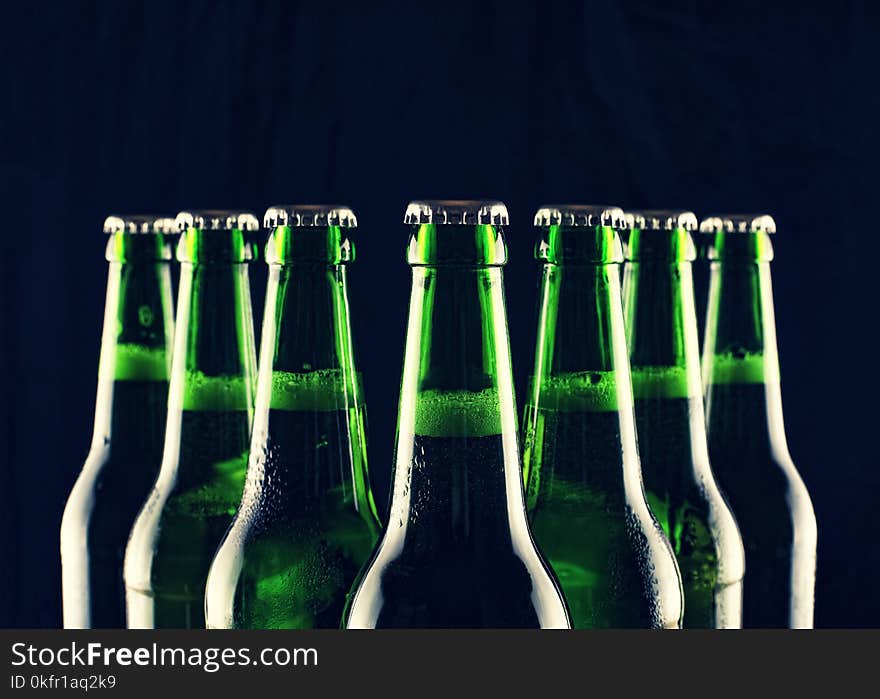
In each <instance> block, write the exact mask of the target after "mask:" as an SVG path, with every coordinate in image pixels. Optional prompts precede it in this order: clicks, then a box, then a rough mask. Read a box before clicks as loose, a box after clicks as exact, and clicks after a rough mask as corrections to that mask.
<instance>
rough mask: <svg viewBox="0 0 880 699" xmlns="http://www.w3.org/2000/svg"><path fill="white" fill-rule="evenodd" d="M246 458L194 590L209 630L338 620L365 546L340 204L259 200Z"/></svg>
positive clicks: (346, 220) (361, 420) (366, 518)
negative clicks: (261, 215)
mask: <svg viewBox="0 0 880 699" xmlns="http://www.w3.org/2000/svg"><path fill="white" fill-rule="evenodd" d="M265 222H266V226H267V227H268V228H271V229H272V233H271V234H270V237H269V242H268V244H267V246H266V259H267V262H268V263H269V284H268V290H267V294H266V299H267V302H266V308H265V318H264V321H263V337H262V342H261V344H260V370H259V378H258V381H257V404H256V411H255V416H254V432H253V437H252V439H251V454H250V463H249V465H248V477H247V481H246V484H245V489H244V495H243V497H242V503H241V506H240V507H239V510H238V514H237V515H236V517H235V520H234V522H233V524H232V527H231V528H230V530H229V532H228V533H227V534H226V538H225V539H224V541H223V544H222V546H221V547H220V549H219V550H218V551H217V555H216V557H215V558H214V563H213V564H212V566H211V572H210V575H209V576H208V585H207V589H206V596H205V615H206V620H207V625H208V627H209V628H257V629H265V628H290V629H312V628H339V625H340V623H341V621H342V612H343V607H344V605H345V600H346V595H347V593H348V591H349V589H350V588H351V585H352V583H353V582H354V579H355V577H356V576H357V574H358V572H359V571H360V569H361V566H363V564H364V563H365V562H366V560H367V557H368V556H369V555H370V552H371V551H372V549H373V545H374V544H375V542H376V536H377V534H378V532H379V523H378V519H377V517H376V508H375V505H374V503H373V498H372V494H371V492H370V486H369V479H368V477H367V455H366V434H365V412H364V402H363V388H362V385H361V377H360V374H358V373H357V372H356V370H355V364H354V353H353V350H352V342H351V329H350V325H349V314H348V288H347V282H346V265H347V264H348V263H349V262H351V261H353V259H354V244H353V242H352V240H351V237H350V233H351V231H352V229H353V228H354V227H355V226H356V225H357V221H356V219H355V216H354V213H353V212H352V211H351V209H348V208H345V207H326V206H288V207H272V208H270V209H269V210H268V211H267V212H266V216H265Z"/></svg>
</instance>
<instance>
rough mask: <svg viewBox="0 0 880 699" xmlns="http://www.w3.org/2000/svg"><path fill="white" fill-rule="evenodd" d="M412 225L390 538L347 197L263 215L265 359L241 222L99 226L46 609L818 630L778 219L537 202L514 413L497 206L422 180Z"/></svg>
mask: <svg viewBox="0 0 880 699" xmlns="http://www.w3.org/2000/svg"><path fill="white" fill-rule="evenodd" d="M404 221H405V223H406V224H408V225H409V226H410V232H409V245H408V247H407V261H408V263H409V264H410V266H411V267H412V288H411V296H410V305H409V318H408V321H407V333H406V346H405V348H404V353H403V367H402V380H401V389H400V403H399V412H398V424H397V439H396V448H395V454H394V470H393V477H392V486H391V497H390V502H389V503H388V507H387V510H385V514H386V516H385V518H384V527H383V526H382V525H380V517H379V510H378V509H377V507H376V503H375V502H374V498H373V495H372V492H371V489H370V479H369V470H368V465H367V448H366V447H367V435H366V409H365V402H364V386H363V383H364V382H363V379H362V375H361V373H360V372H359V371H358V369H357V365H356V362H355V354H354V349H353V344H352V337H351V329H350V319H349V303H348V294H349V290H348V282H347V278H346V267H347V265H348V264H349V263H351V262H352V261H353V260H354V245H353V241H352V236H353V231H354V229H355V227H356V225H357V223H356V218H355V215H354V213H353V212H352V211H351V210H350V209H348V208H346V207H325V206H284V207H272V208H270V209H269V210H268V211H267V212H266V214H265V224H266V227H267V228H268V229H269V236H268V240H267V242H266V245H265V259H266V262H267V263H268V266H269V278H268V285H267V290H266V299H265V305H264V318H263V323H262V336H261V342H260V357H259V366H257V359H256V351H255V341H254V331H253V320H252V316H251V300H250V290H249V281H248V264H247V263H248V262H250V261H252V260H253V259H255V258H256V256H257V255H256V252H257V251H256V247H255V244H254V242H253V235H251V233H252V232H253V231H256V230H258V228H259V226H258V222H257V220H256V218H255V217H254V216H252V215H251V214H247V213H243V212H235V211H204V212H188V213H182V214H179V215H178V216H177V218H176V220H175V221H174V222H172V219H162V218H158V217H110V218H108V219H107V221H106V223H105V231H106V232H107V233H109V235H110V238H109V241H108V245H107V260H108V262H109V276H108V284H107V297H106V305H105V315H104V333H103V337H102V345H101V358H100V365H99V378H98V395H97V405H96V410H95V427H94V433H93V438H92V446H91V449H90V451H89V455H88V457H87V459H86V462H85V464H84V466H83V468H82V471H81V472H80V475H79V477H78V478H77V480H76V483H75V484H74V486H73V489H72V491H71V494H70V497H69V499H68V502H67V506H66V508H65V512H64V517H63V521H62V526H61V557H62V590H63V610H64V625H65V627H68V628H89V627H92V628H112V627H124V626H128V627H129V628H199V627H202V628H204V627H207V628H300V629H302V628H339V627H340V626H342V627H344V628H401V627H410V628H412V627H416V628H511V627H514V628H529V627H532V628H680V627H682V626H684V627H691V628H738V627H741V626H747V627H810V626H812V617H813V594H814V582H815V566H816V536H817V530H816V521H815V517H814V514H813V509H812V504H811V502H810V497H809V494H808V492H807V490H806V487H805V486H804V483H803V481H802V479H801V478H800V476H799V474H798V472H797V470H796V468H795V466H794V464H793V462H792V460H791V457H790V456H789V453H788V447H787V444H786V438H785V431H784V427H783V420H782V402H781V394H780V381H779V363H778V356H777V347H776V337H775V321H774V308H773V298H772V290H771V278H770V261H771V260H772V258H773V251H772V246H771V242H770V236H771V234H773V233H775V224H774V222H773V219H772V218H771V217H769V216H766V215H764V216H713V217H709V218H706V219H704V220H703V221H702V222H701V223H700V224H699V226H698V221H697V219H696V217H695V216H694V214H692V213H690V212H687V211H632V212H628V213H624V212H623V211H622V210H621V209H618V208H614V207H597V206H583V205H571V206H553V207H543V208H541V209H540V210H539V211H538V212H537V214H536V216H535V225H536V227H537V229H538V244H537V245H536V248H535V256H536V258H537V260H538V262H539V263H540V271H539V275H540V276H539V279H540V302H539V305H538V313H537V332H536V342H535V352H534V357H533V360H534V363H533V371H532V372H531V380H530V383H529V387H528V392H527V395H525V396H521V401H520V403H521V404H523V405H524V410H523V412H522V415H521V417H522V419H521V421H519V420H518V417H519V416H518V414H517V411H516V407H515V406H516V403H517V400H516V397H515V395H514V389H513V382H512V378H511V361H510V347H509V342H508V332H507V317H506V309H505V302H504V293H503V276H502V267H503V265H504V264H505V262H506V259H507V250H506V245H505V242H504V233H503V230H504V227H505V226H506V225H507V224H508V215H507V210H506V207H505V206H504V205H503V204H502V203H500V202H492V201H417V202H412V203H411V204H410V205H409V206H408V208H407V210H406V214H405V218H404ZM175 228H179V230H180V233H181V237H180V240H179V241H178V243H177V260H178V261H179V262H180V270H181V274H180V288H179V294H178V301H177V309H176V313H172V308H171V306H172V302H171V281H170V280H171V277H170V260H171V250H170V247H171V245H170V237H169V234H170V233H172V232H173V231H174V230H175ZM624 228H625V229H626V230H627V232H628V239H627V245H626V248H625V250H624V247H623V246H622V245H621V238H620V232H621V231H622V230H623V229H624ZM698 228H699V230H701V231H703V232H705V233H707V234H709V235H710V236H711V238H710V243H709V254H708V258H709V261H710V265H711V279H710V290H709V302H708V310H707V318H706V332H705V338H704V342H703V353H702V369H701V360H700V355H699V352H700V350H699V342H698V339H697V320H696V311H695V303H694V290H693V282H692V270H691V265H692V262H693V261H694V260H695V258H696V254H695V249H694V242H693V239H692V236H691V233H692V232H693V231H695V230H697V229H698ZM621 270H622V271H623V280H622V284H621ZM371 340H372V341H373V342H376V341H377V339H376V338H371Z"/></svg>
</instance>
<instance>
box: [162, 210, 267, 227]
mask: <svg viewBox="0 0 880 699" xmlns="http://www.w3.org/2000/svg"><path fill="white" fill-rule="evenodd" d="M176 221H177V229H178V230H180V231H185V230H187V229H189V228H198V229H201V230H207V231H231V230H233V229H239V230H242V231H258V230H260V222H259V221H258V220H257V217H256V216H254V215H253V214H252V213H250V212H249V211H219V210H216V211H215V210H205V211H181V212H180V213H179V214H177V219H176Z"/></svg>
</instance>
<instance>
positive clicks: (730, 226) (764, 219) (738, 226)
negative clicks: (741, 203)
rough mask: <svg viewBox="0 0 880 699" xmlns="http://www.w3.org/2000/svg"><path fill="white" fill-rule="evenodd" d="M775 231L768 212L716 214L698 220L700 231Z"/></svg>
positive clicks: (774, 224)
mask: <svg viewBox="0 0 880 699" xmlns="http://www.w3.org/2000/svg"><path fill="white" fill-rule="evenodd" d="M761 232H763V233H775V232H776V221H774V220H773V217H772V216H770V215H769V214H723V215H722V214H718V215H715V216H707V217H706V218H704V219H703V220H702V221H700V233H761Z"/></svg>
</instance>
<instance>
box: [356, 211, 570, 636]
mask: <svg viewBox="0 0 880 699" xmlns="http://www.w3.org/2000/svg"><path fill="white" fill-rule="evenodd" d="M506 217H507V214H506V210H504V207H503V205H501V204H497V203H494V204H492V203H479V202H421V203H419V202H414V203H412V204H411V205H410V207H409V209H408V211H407V217H406V219H405V220H406V221H407V222H408V223H412V224H413V226H412V232H411V236H410V242H409V253H408V259H409V263H410V265H411V266H412V273H413V283H412V295H411V297H410V307H409V325H408V328H407V339H406V351H405V356H404V366H403V380H402V385H401V392H400V411H399V417H398V423H397V447H396V455H395V470H394V481H393V493H392V497H391V506H390V514H389V516H388V520H387V522H388V524H387V525H386V528H385V533H384V536H383V538H382V539H381V541H380V542H379V545H378V546H377V547H376V550H375V552H374V554H373V557H372V560H371V561H370V562H369V563H368V564H367V566H366V567H365V569H364V571H363V573H362V575H361V578H360V581H359V584H358V585H356V586H355V591H354V595H353V598H352V601H351V603H350V606H349V608H348V612H347V617H346V620H347V622H346V625H347V626H348V628H498V627H519V628H547V627H554V628H567V627H568V625H569V623H568V618H567V613H566V609H565V606H564V602H563V601H562V598H561V596H560V594H559V590H558V587H557V584H556V581H555V580H554V579H553V576H552V573H551V572H550V571H549V568H548V567H547V566H546V563H545V562H544V561H543V559H542V558H541V555H540V553H539V552H538V550H537V548H536V547H535V545H534V542H533V541H532V538H531V535H530V533H529V529H528V523H527V520H526V513H525V507H524V503H523V488H522V481H521V479H520V458H519V449H518V446H519V445H518V443H517V442H518V440H517V429H516V410H515V399H514V392H513V383H512V379H511V366H510V349H509V341H508V334H507V317H506V311H505V305H504V295H503V279H502V274H501V266H502V265H503V264H504V263H505V262H506V259H507V251H506V247H505V244H504V239H503V235H502V231H501V228H500V227H499V226H498V225H494V224H496V223H497V222H502V221H506ZM434 218H437V219H441V220H445V221H447V223H439V224H438V223H434V221H433V219H434Z"/></svg>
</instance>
